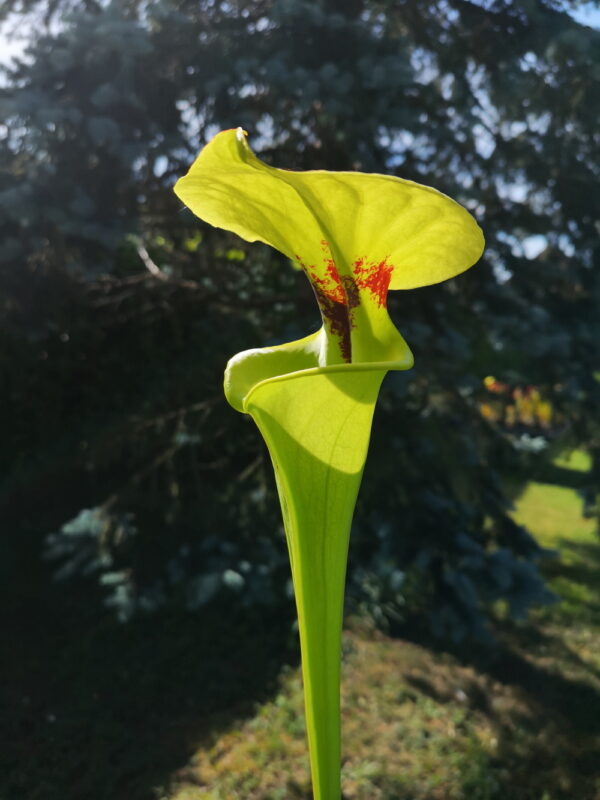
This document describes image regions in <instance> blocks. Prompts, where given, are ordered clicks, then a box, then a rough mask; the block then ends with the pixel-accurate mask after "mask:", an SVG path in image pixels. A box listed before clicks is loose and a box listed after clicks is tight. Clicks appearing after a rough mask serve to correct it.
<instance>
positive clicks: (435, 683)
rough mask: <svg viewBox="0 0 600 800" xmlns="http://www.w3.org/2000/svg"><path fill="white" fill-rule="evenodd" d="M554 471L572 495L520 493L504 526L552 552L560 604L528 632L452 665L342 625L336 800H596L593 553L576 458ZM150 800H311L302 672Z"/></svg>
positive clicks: (286, 678) (599, 743) (546, 488)
mask: <svg viewBox="0 0 600 800" xmlns="http://www.w3.org/2000/svg"><path fill="white" fill-rule="evenodd" d="M555 467H556V468H558V470H559V473H560V474H564V473H566V472H567V471H569V472H570V475H567V476H566V477H567V478H568V480H567V484H568V486H560V485H554V484H550V483H535V482H532V483H529V484H528V485H527V487H526V488H525V491H524V492H523V493H522V494H521V496H520V497H518V498H517V499H516V503H515V512H514V515H515V518H516V519H517V520H518V521H519V522H521V523H523V524H526V525H527V526H528V527H529V528H530V529H531V530H532V531H533V532H534V533H535V535H536V536H537V538H538V539H539V541H540V543H541V544H542V545H544V546H545V547H548V548H554V549H557V550H558V557H557V558H555V559H550V560H548V561H547V562H546V563H545V564H544V567H543V568H544V571H545V572H546V574H547V576H548V579H549V583H550V586H551V588H552V589H553V591H554V592H555V593H556V594H557V595H558V596H559V598H560V602H558V603H557V604H555V605H554V606H550V607H547V608H545V609H542V610H538V611H537V612H536V613H535V614H534V615H533V618H532V619H531V620H530V621H529V622H528V623H526V624H520V625H515V624H509V623H501V622H499V624H498V632H499V638H500V642H501V643H500V645H499V647H498V648H497V649H496V650H495V651H494V652H492V653H490V652H484V651H478V650H473V651H471V652H460V651H457V652H454V653H448V652H444V651H440V650H439V649H435V648H434V647H432V646H431V643H430V646H425V645H424V644H423V643H418V642H416V641H407V640H402V639H392V638H389V637H387V636H384V635H383V634H381V633H379V632H377V631H375V630H373V629H371V628H370V627H369V626H368V625H367V624H366V623H365V622H364V621H360V620H354V621H350V624H349V626H348V629H347V630H346V632H345V634H344V653H345V656H344V667H343V675H344V683H343V689H342V697H343V703H342V705H343V730H344V741H343V751H344V762H343V770H342V775H343V787H344V798H345V800H500V798H502V799H503V798H505V797H510V798H511V800H567V798H568V800H598V798H600V780H596V778H597V757H596V756H597V753H598V752H600V738H599V733H600V679H599V678H600V662H599V660H598V656H599V653H598V650H599V648H598V641H599V637H600V596H599V592H598V580H597V578H598V574H599V566H600V542H599V540H598V537H597V533H596V526H595V522H594V521H593V520H590V519H585V518H584V517H583V514H582V502H581V499H580V497H579V495H578V494H577V492H576V491H575V489H574V488H572V486H573V485H574V484H576V483H577V480H578V479H577V474H579V475H580V476H581V474H582V473H585V471H586V468H587V467H588V464H587V462H586V458H585V454H581V453H574V454H572V456H571V457H570V458H566V457H563V458H562V459H557V460H556V462H555ZM575 473H577V474H575ZM582 477H584V476H582ZM159 796H160V797H161V798H164V800H199V798H207V800H237V799H238V798H239V800H242V798H243V800H279V799H281V800H284V799H285V800H293V799H294V798H298V800H309V798H310V797H311V794H310V782H309V774H308V765H307V756H306V746H305V742H304V726H303V721H302V687H301V680H300V675H299V670H298V669H297V668H289V669H287V670H285V671H284V673H283V674H282V676H281V680H280V686H279V692H278V693H277V694H276V696H275V697H274V698H272V699H269V700H267V701H266V702H263V703H260V704H258V705H257V706H256V708H255V712H254V714H253V715H252V716H251V717H249V718H246V719H241V720H237V721H236V720H232V722H231V724H230V725H229V726H228V728H227V730H226V731H222V730H221V731H220V732H217V733H215V734H214V735H212V736H209V737H208V738H206V739H204V740H203V741H201V742H198V746H197V748H196V750H195V753H194V755H193V757H192V759H191V760H190V762H189V764H188V765H187V766H186V767H185V768H184V769H183V770H182V771H181V772H180V773H179V774H176V775H173V779H172V782H171V784H170V785H169V786H167V787H165V788H164V789H163V790H162V792H161V793H159Z"/></svg>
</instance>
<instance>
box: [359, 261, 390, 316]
mask: <svg viewBox="0 0 600 800" xmlns="http://www.w3.org/2000/svg"><path fill="white" fill-rule="evenodd" d="M393 269H394V268H393V266H392V265H391V264H388V262H387V258H384V259H383V261H379V262H377V261H367V259H366V258H359V259H357V260H356V261H355V262H354V264H353V265H352V271H353V273H354V275H355V277H356V285H357V286H358V288H359V290H360V289H367V290H368V291H369V292H370V293H371V294H372V295H373V297H374V299H375V300H376V302H377V305H378V306H379V307H380V308H381V307H385V306H386V305H387V293H388V289H389V288H390V281H391V279H392V272H393Z"/></svg>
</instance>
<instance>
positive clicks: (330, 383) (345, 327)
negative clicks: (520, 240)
mask: <svg viewBox="0 0 600 800" xmlns="http://www.w3.org/2000/svg"><path fill="white" fill-rule="evenodd" d="M175 191H176V193H177V195H178V196H179V197H180V199H181V200H182V201H183V202H184V203H185V204H186V205H187V206H188V207H189V208H190V209H191V210H192V211H193V212H194V213H195V214H196V215H197V216H199V217H200V218H201V219H204V220H205V221H207V222H209V223H210V224H212V225H215V226H217V227H220V228H225V229H226V230H230V231H232V232H234V233H236V234H238V235H239V236H241V237H242V238H243V239H245V240H246V241H249V242H254V241H261V242H264V243H266V244H269V245H271V246H272V247H274V248H276V249H277V250H279V251H280V252H282V253H283V254H285V255H286V256H287V257H288V258H289V259H290V260H291V261H292V262H294V263H295V264H296V265H297V266H299V267H300V268H301V269H302V270H303V271H304V273H305V274H306V276H307V278H308V280H309V281H310V283H311V285H312V287H313V290H314V293H315V296H316V299H317V303H318V305H319V308H320V311H321V316H322V321H323V325H322V327H321V328H320V329H319V330H318V331H317V332H315V333H312V334H310V335H308V336H306V337H305V338H303V339H300V340H298V341H295V342H290V343H287V344H283V345H279V346H277V347H266V348H260V349H251V350H246V351H244V352H243V353H239V354H238V355H236V356H234V357H233V358H232V359H231V360H230V362H229V363H228V365H227V369H226V372H225V394H226V396H227V399H228V401H229V402H230V403H231V405H232V406H233V407H234V408H235V409H237V410H238V411H242V412H244V413H247V414H250V415H251V416H252V418H253V419H254V421H255V422H256V424H257V426H258V428H259V430H260V432H261V433H262V435H263V437H264V439H265V442H266V444H267V446H268V449H269V452H270V455H271V459H272V461H273V466H274V471H275V478H276V481H277V488H278V491H279V497H280V501H281V508H282V514H283V519H284V525H285V531H286V536H287V542H288V550H289V556H290V563H291V568H292V577H293V583H294V592H295V596H296V606H297V610H298V621H299V630H300V643H301V651H302V670H303V679H304V693H305V706H306V723H307V735H308V741H309V751H310V760H311V770H312V780H313V791H314V797H315V800H337V799H338V798H339V797H340V794H341V792H340V701H339V695H340V642H341V628H342V612H343V599H344V581H345V573H346V560H347V552H348V537H349V533H350V526H351V523H352V516H353V512H354V506H355V503H356V497H357V493H358V489H359V485H360V481H361V477H362V472H363V468H364V464H365V459H366V455H367V450H368V444H369V438H370V431H371V420H372V416H373V410H374V406H375V402H376V400H377V396H378V393H379V387H380V385H381V382H382V380H383V378H384V376H385V374H386V373H387V372H388V371H389V370H404V369H409V368H410V367H412V364H413V356H412V353H411V351H410V349H409V347H408V345H407V344H406V342H405V341H404V339H403V338H402V336H401V334H400V333H399V332H398V330H397V329H396V327H395V325H394V324H393V322H392V321H391V319H390V317H389V315H388V312H387V293H388V290H389V289H411V288H415V287H419V286H425V285H428V284H432V283H437V282H439V281H443V280H446V279H448V278H452V277H454V276H455V275H458V274H459V273H461V272H463V271H464V270H466V269H467V268H468V267H470V266H471V265H472V264H474V263H475V262H476V261H477V260H478V258H479V257H480V255H481V253H482V250H483V244H484V242H483V235H482V232H481V230H480V229H479V227H478V226H477V224H476V223H475V221H474V220H473V218H472V217H471V216H470V215H469V214H468V212H467V211H465V209H464V208H462V207H461V206H460V205H458V204H457V203H455V202H454V201H453V200H451V199H450V198H448V197H446V196H445V195H443V194H441V193H439V192H437V191H436V190H434V189H431V188H429V187H426V186H420V185H419V184H416V183H413V182H411V181H405V180H401V179H399V178H395V177H392V176H386V175H367V174H361V173H356V172H335V173H334V172H326V171H312V172H292V171H288V170H281V169H276V168H274V167H270V166H268V165H266V164H264V163H262V162H261V161H259V159H257V158H256V156H255V155H254V154H253V153H252V151H251V150H250V148H249V146H248V144H247V142H246V134H245V132H244V131H242V130H241V129H239V128H238V129H237V130H228V131H223V132H222V133H220V134H218V135H217V136H216V137H215V138H214V139H213V140H212V141H211V142H210V143H209V144H208V145H207V146H206V147H205V148H204V150H203V151H202V152H201V153H200V155H199V156H198V158H197V159H196V161H195V162H194V164H193V165H192V167H191V169H190V171H189V173H188V174H187V175H186V176H185V177H184V178H181V179H180V180H179V181H178V183H177V184H176V186H175Z"/></svg>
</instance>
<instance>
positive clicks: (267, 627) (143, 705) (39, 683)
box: [0, 564, 295, 800]
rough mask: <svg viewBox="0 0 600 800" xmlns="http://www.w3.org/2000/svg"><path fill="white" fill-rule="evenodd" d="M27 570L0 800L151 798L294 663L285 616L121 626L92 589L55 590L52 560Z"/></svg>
mask: <svg viewBox="0 0 600 800" xmlns="http://www.w3.org/2000/svg"><path fill="white" fill-rule="evenodd" d="M28 566H29V569H30V570H31V571H30V572H29V573H28V574H27V576H26V578H25V576H24V580H21V582H20V585H19V587H17V588H15V587H13V591H12V592H11V593H10V595H8V596H7V597H6V598H5V599H4V600H3V603H2V613H3V614H5V615H6V616H7V619H6V621H5V624H4V625H3V632H4V635H3V648H2V654H1V655H0V673H1V674H2V689H1V692H2V694H1V695H0V719H1V720H2V722H1V727H2V729H3V730H2V737H1V738H2V741H3V746H2V748H1V749H0V775H1V776H2V777H0V796H1V797H6V798H7V799H8V798H11V799H12V798H15V800H16V798H19V800H82V798H90V800H92V799H93V800H109V798H110V800H150V798H155V797H157V796H158V794H157V790H156V789H155V787H157V786H164V785H166V784H167V783H168V780H169V776H170V775H171V774H172V773H173V772H174V771H176V770H177V769H179V768H181V767H182V766H183V765H185V763H186V761H187V759H188V758H189V756H190V755H191V753H192V752H193V750H194V748H195V747H197V745H198V741H199V740H201V739H202V738H205V737H207V736H209V735H210V734H212V733H218V731H219V730H221V729H222V727H223V726H224V725H227V724H230V723H231V721H232V720H233V719H235V718H236V717H238V716H239V717H243V716H245V715H248V714H251V713H253V710H254V706H255V704H256V703H257V702H260V701H261V700H263V699H264V698H265V697H267V696H269V695H270V693H271V692H272V691H273V688H274V686H275V684H276V679H277V676H278V674H279V673H280V670H281V667H282V664H283V663H285V662H286V660H288V659H290V658H291V659H294V658H295V655H294V652H293V649H292V648H290V645H289V641H290V637H289V634H288V632H289V621H287V622H286V621H285V620H282V614H281V613H279V614H278V615H277V617H274V618H273V619H270V618H269V616H268V615H267V614H265V615H264V617H262V618H261V619H258V618H257V617H256V616H254V617H253V618H250V617H248V616H243V615H242V614H241V613H240V612H239V611H238V613H237V615H235V612H234V611H233V612H232V611H230V610H229V609H228V610H227V612H225V613H224V615H223V617H222V618H215V617H214V616H212V617H210V618H208V619H207V618H203V617H202V616H201V615H191V614H188V613H183V612H182V613H172V612H171V613H169V614H160V613H159V614H156V615H153V616H151V617H149V618H146V619H140V620H138V621H135V622H133V623H131V624H127V625H120V624H118V623H116V622H115V621H114V620H113V619H112V617H111V616H110V615H109V614H107V613H104V614H103V615H99V613H98V608H99V598H98V597H97V596H94V597H91V596H90V592H91V591H92V590H90V586H89V584H87V585H82V584H79V585H77V584H73V583H69V584H59V585H56V584H53V583H52V582H51V581H49V579H48V575H47V571H46V566H45V565H42V564H37V565H31V564H29V565H28ZM32 573H35V574H32ZM92 593H93V592H92Z"/></svg>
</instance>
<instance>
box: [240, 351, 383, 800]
mask: <svg viewBox="0 0 600 800" xmlns="http://www.w3.org/2000/svg"><path fill="white" fill-rule="evenodd" d="M384 374H385V372H384V371H382V370H377V371H372V372H356V371H354V370H353V369H352V368H351V367H349V368H348V370H347V371H343V372H335V373H327V372H322V373H320V374H316V375H315V374H313V375H302V373H296V374H295V376H291V377H290V379H289V380H283V381H282V380H277V381H272V382H266V383H264V384H262V385H261V386H259V387H258V388H257V389H256V390H254V391H253V392H252V393H251V396H250V398H249V400H248V402H247V404H246V410H247V411H249V413H251V414H252V416H253V418H254V419H255V421H256V423H257V425H258V427H259V428H260V431H261V433H262V434H263V436H264V438H265V441H266V442H267V445H268V447H269V452H270V454H271V458H272V460H273V464H274V468H275V475H276V478H277V487H278V490H279V496H280V500H281V507H282V512H283V519H284V524H285V529H286V535H287V540H288V548H289V553H290V562H291V567H292V576H293V582H294V592H295V596H296V606H297V609H298V623H299V630H300V646H301V652H302V675H303V679H304V693H305V707H306V727H307V734H308V743H309V752H310V762H311V771H312V781H313V792H314V798H315V800H339V798H340V796H341V788H340V660H341V631H342V617H343V607H344V583H345V575H346V562H347V556H348V538H349V533H350V527H351V524H352V516H353V512H354V506H355V503H356V497H357V494H358V489H359V486H360V481H361V478H362V472H363V468H364V463H365V458H366V454H367V449H368V444H369V438H370V431H371V420H372V415H373V408H374V405H375V401H376V399H377V394H378V391H379V386H380V384H381V381H382V379H383V376H384Z"/></svg>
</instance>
